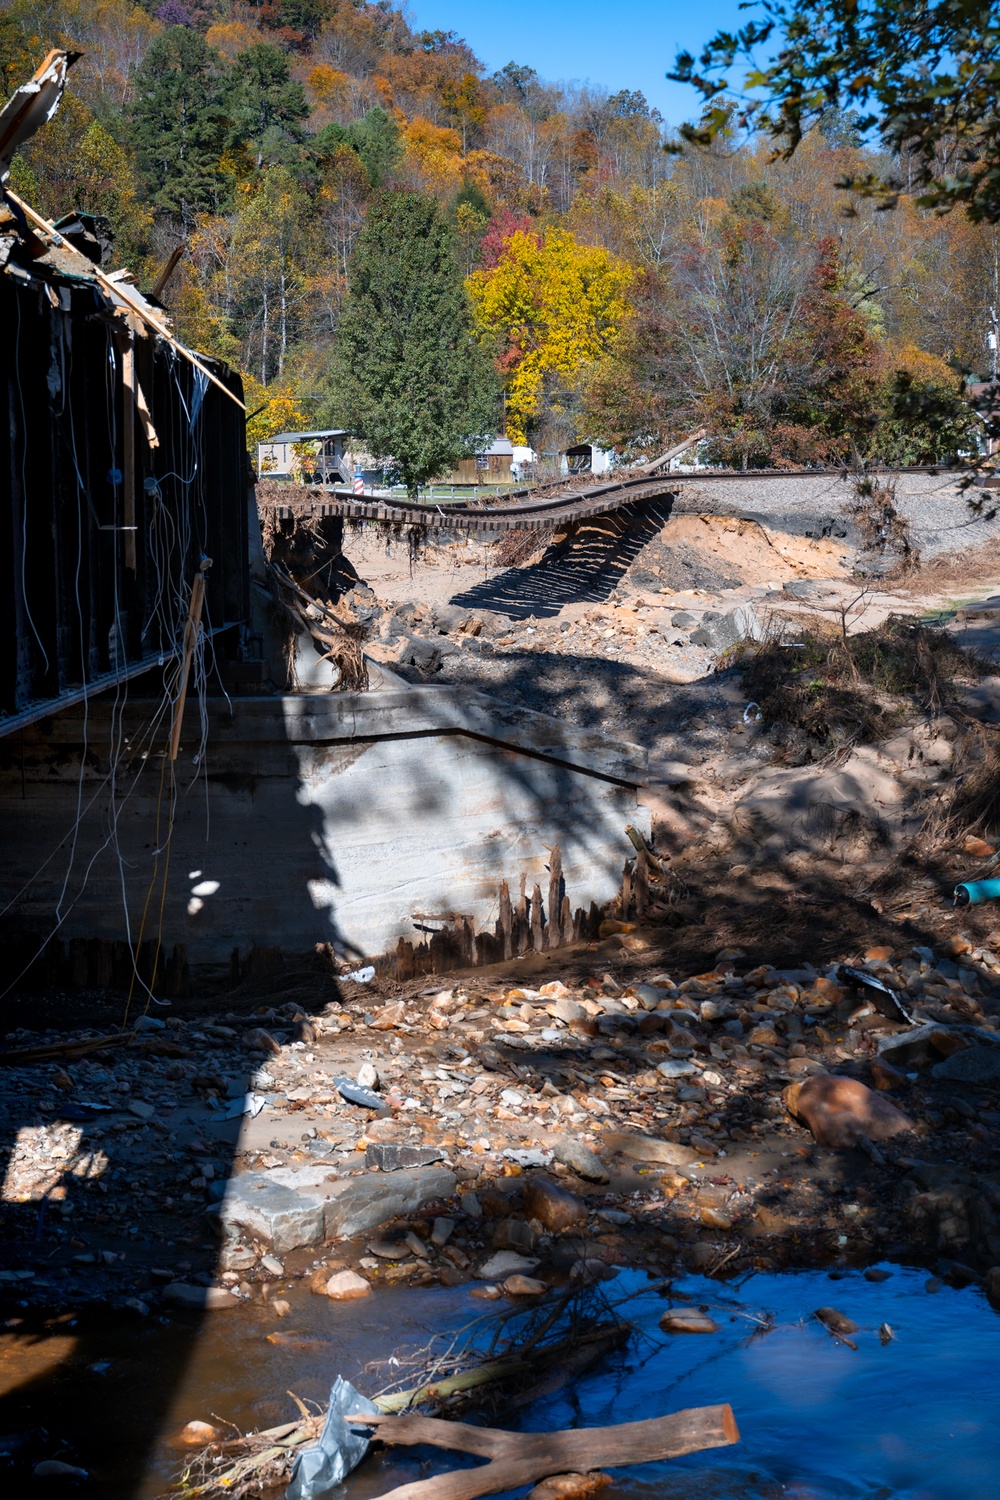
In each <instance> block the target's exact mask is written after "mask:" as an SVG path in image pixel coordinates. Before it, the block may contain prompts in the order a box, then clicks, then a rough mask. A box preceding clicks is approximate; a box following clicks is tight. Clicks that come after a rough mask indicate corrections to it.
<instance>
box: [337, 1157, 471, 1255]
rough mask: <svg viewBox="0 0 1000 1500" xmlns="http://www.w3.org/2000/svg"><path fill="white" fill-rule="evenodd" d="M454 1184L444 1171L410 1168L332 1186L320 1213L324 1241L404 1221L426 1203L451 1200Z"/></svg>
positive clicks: (346, 1237) (452, 1174)
mask: <svg viewBox="0 0 1000 1500" xmlns="http://www.w3.org/2000/svg"><path fill="white" fill-rule="evenodd" d="M455 1187H456V1181H455V1175H454V1173H453V1172H449V1171H448V1170H447V1169H446V1168H445V1167H414V1168H411V1169H409V1170H405V1171H399V1172H379V1173H377V1174H373V1175H371V1176H366V1177H351V1178H347V1179H345V1180H342V1181H340V1182H338V1183H336V1184H334V1192H333V1194H332V1195H331V1196H330V1197H329V1198H328V1199H327V1202H326V1207H325V1212H324V1219H323V1222H324V1231H325V1237H326V1238H327V1239H351V1238H353V1236H354V1235H357V1234H366V1233H367V1232H368V1230H369V1229H374V1228H376V1226H377V1225H379V1224H385V1223H387V1221H388V1220H389V1219H397V1218H405V1217H408V1216H409V1215H411V1214H415V1213H417V1212H419V1210H420V1209H422V1208H424V1207H425V1206H426V1205H427V1204H428V1203H435V1202H437V1201H438V1200H444V1199H448V1198H452V1197H453V1196H454V1193H455Z"/></svg>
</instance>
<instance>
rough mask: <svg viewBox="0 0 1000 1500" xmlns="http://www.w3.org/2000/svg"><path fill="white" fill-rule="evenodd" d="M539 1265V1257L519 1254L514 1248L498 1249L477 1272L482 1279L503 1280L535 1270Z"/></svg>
mask: <svg viewBox="0 0 1000 1500" xmlns="http://www.w3.org/2000/svg"><path fill="white" fill-rule="evenodd" d="M537 1265H538V1259H537V1257H534V1258H533V1257H531V1256H528V1255H517V1254H515V1253H514V1251H513V1250H498V1251H497V1253H496V1254H495V1255H491V1256H490V1258H489V1260H487V1261H484V1263H483V1264H482V1265H481V1266H480V1267H479V1270H478V1272H477V1273H476V1274H477V1275H478V1277H479V1280H480V1281H502V1280H503V1279H504V1277H505V1276H513V1275H516V1274H520V1273H521V1272H525V1273H527V1272H529V1271H533V1270H534V1269H535V1267H536V1266H537Z"/></svg>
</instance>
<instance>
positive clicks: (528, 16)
mask: <svg viewBox="0 0 1000 1500" xmlns="http://www.w3.org/2000/svg"><path fill="white" fill-rule="evenodd" d="M408 10H409V15H410V17H411V21H412V24H413V25H414V26H415V27H417V28H419V29H421V30H427V31H434V30H437V29H440V30H442V31H457V32H458V34H459V36H462V37H464V38H465V40H466V41H467V42H468V43H469V45H470V46H471V47H472V49H473V51H474V52H475V53H476V55H477V56H478V57H480V58H482V60H483V62H484V63H485V64H486V66H487V68H488V69H489V71H490V72H493V71H494V70H495V69H496V68H502V67H503V65H504V63H507V62H510V61H511V59H513V61H514V62H518V63H526V64H527V65H528V66H529V67H532V68H534V69H535V71H536V72H537V73H538V74H539V75H540V76H541V77H542V78H544V79H546V80H547V81H549V82H557V83H558V82H568V81H569V80H571V79H576V80H577V81H579V82H581V83H583V82H590V83H592V84H604V85H605V86H606V87H607V88H608V89H610V90H611V91H612V92H613V93H614V92H617V90H618V89H624V88H631V89H641V90H642V92H643V93H644V94H645V95H646V98H647V99H648V100H649V102H650V104H653V105H655V106H656V107H657V108H658V109H659V110H660V112H661V113H662V115H663V117H664V119H665V120H667V122H668V123H669V124H671V125H677V124H679V123H680V121H681V120H684V119H691V118H694V117H695V115H696V114H697V108H698V95H697V94H696V93H695V91H694V89H691V88H686V87H684V86H682V85H681V84H676V83H668V82H667V80H666V78H665V76H664V75H665V73H666V71H667V69H668V68H669V67H671V66H672V64H673V60H674V56H675V54H676V52H677V51H678V49H679V48H681V47H687V48H688V49H689V50H690V51H691V52H694V53H695V55H697V52H698V50H699V48H700V47H701V45H702V44H703V43H704V42H705V41H707V40H708V38H709V37H711V36H713V35H714V33H715V32H716V31H717V30H718V29H719V28H720V27H722V26H725V27H729V28H734V27H736V26H739V25H744V24H745V23H746V21H747V20H748V19H749V18H750V16H751V15H753V14H754V12H752V11H750V12H747V11H740V9H739V5H738V0H707V3H703V4H700V5H698V4H691V3H687V4H683V3H680V0H410V5H409V8H408ZM738 76H739V75H738V73H735V74H734V77H738Z"/></svg>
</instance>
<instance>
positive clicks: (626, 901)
mask: <svg viewBox="0 0 1000 1500" xmlns="http://www.w3.org/2000/svg"><path fill="white" fill-rule="evenodd" d="M631 906H632V862H631V860H628V859H627V860H626V861H625V863H624V865H623V866H622V917H621V919H622V921H623V922H627V921H628V914H629V911H630V909H631Z"/></svg>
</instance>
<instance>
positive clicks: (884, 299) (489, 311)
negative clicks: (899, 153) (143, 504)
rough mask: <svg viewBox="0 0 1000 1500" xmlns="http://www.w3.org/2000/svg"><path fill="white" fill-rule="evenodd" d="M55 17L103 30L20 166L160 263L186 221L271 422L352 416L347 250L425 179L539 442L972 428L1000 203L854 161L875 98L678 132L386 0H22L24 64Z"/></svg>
mask: <svg viewBox="0 0 1000 1500" xmlns="http://www.w3.org/2000/svg"><path fill="white" fill-rule="evenodd" d="M510 44H511V53H512V55H513V57H514V58H516V56H517V52H518V39H517V37H516V36H513V35H512V36H511V39H510ZM53 45H64V46H71V47H73V48H75V49H77V50H79V51H80V52H82V53H83V56H82V58H81V60H80V61H79V62H78V63H77V64H76V66H75V67H74V68H73V70H72V73H71V84H70V89H69V91H68V93H67V96H66V98H65V100H64V102H63V105H62V108H61V111H60V113H59V115H58V116H57V117H56V119H55V120H54V121H53V122H52V123H51V124H50V125H48V126H47V127H46V128H45V129H44V130H43V131H42V132H41V133H40V134H39V135H37V136H36V137H35V139H34V140H33V141H32V142H31V143H30V144H29V146H28V147H27V148H26V149H25V150H24V151H23V153H22V154H21V155H20V156H19V157H18V158H17V159H16V161H15V164H14V168H13V171H12V186H13V187H14V188H15V189H16V190H17V191H18V192H20V193H21V195H22V196H23V197H25V198H26V199H27V200H28V201H30V202H31V203H33V204H34V205H35V206H36V207H38V208H39V209H41V210H42V211H43V212H45V213H46V214H50V215H59V214H61V213H64V212H66V211H68V210H69V209H70V208H77V209H85V210H89V211H91V212H96V213H100V214H104V215H106V216H107V217H108V218H109V219H110V221H111V223H112V225H113V227H114V230H115V233H116V236H117V247H116V256H117V259H118V261H119V262H120V263H124V264H129V265H130V266H131V267H132V268H133V269H134V270H135V271H136V272H137V274H138V276H139V279H140V281H141V282H143V283H144V284H152V282H153V280H155V275H156V273H157V272H158V270H159V269H160V267H161V266H162V265H163V263H164V261H165V260H166V259H167V257H168V255H169V254H170V252H171V250H172V249H173V248H174V247H175V246H176V245H178V244H179V243H181V242H184V244H185V246H186V249H185V254H184V256H183V258H182V260H181V262H180V265H179V267H178V270H177V271H176V273H175V275H174V277H173V279H172V280H171V282H170V284H169V287H168V289H167V291H166V293H165V301H166V302H167V303H168V305H169V307H170V310H171V313H172V315H173V317H174V319H175V321H176V325H177V327H178V330H179V332H180V334H181V336H182V337H183V338H184V339H185V340H186V341H188V342H189V343H191V344H193V345H194V346H196V347H198V348H201V349H204V350H207V351H209V352H212V353H215V354H217V355H220V356H223V357H224V358H226V359H227V360H229V361H231V362H232V363H233V364H235V365H236V366H238V367H239V368H240V370H241V371H242V372H243V374H244V377H245V379H246V381H247V386H248V405H249V407H250V409H251V410H254V409H255V408H257V407H260V406H262V405H263V408H264V409H263V410H262V411H261V412H260V413H259V415H258V416H256V417H255V419H254V422H253V424H252V427H253V431H252V436H253V437H254V438H259V437H264V436H267V435H268V433H269V432H273V431H276V430H278V429H279V428H282V427H287V426H297V425H301V426H308V427H312V426H315V425H318V424H319V423H325V422H331V423H336V422H337V421H338V412H337V409H336V403H337V394H336V393H337V383H336V380H335V379H334V378H333V376H332V370H333V367H334V363H335V361H334V348H335V343H336V340H337V332H338V322H339V320H340V317H341V315H342V311H343V308H344V302H345V296H346V288H347V276H348V267H349V264H350V260H351V255H352V250H353V247H354V246H355V243H356V241H357V238H358V235H359V232H360V230H361V227H362V224H363V223H364V221H365V216H366V214H367V213H368V211H369V208H370V206H371V204H372V203H373V200H374V199H375V198H376V196H377V195H380V194H383V193H385V192H386V191H387V190H392V189H395V188H405V189H408V190H410V191H416V192H419V193H421V194H424V195H427V196H428V197H429V198H432V199H433V200H435V201H436V203H437V205H438V206H439V208H440V211H441V213H442V214H443V215H444V216H445V217H446V219H447V221H448V222H449V223H450V226H451V238H452V241H453V244H454V253H455V255H456V256H457V257H458V260H459V263H460V266H461V272H462V274H463V275H464V276H465V277H466V278H467V281H466V287H467V295H468V297H469V299H470V302H471V306H472V309H473V314H474V319H475V323H474V326H475V328H476V329H477V331H478V336H479V337H480V338H481V339H482V340H483V341H484V342H485V343H486V344H487V347H488V348H489V350H490V353H491V355H492V356H493V358H494V359H495V361H496V365H497V369H498V372H499V374H500V376H501V379H502V382H503V386H504V389H505V410H506V422H507V426H508V431H509V433H510V436H511V437H512V438H513V439H515V440H519V441H523V440H528V441H530V442H531V443H533V444H534V445H535V446H536V447H538V448H540V449H544V450H548V451H552V450H555V449H558V448H559V447H561V446H565V445H566V444H567V442H572V441H575V440H576V439H577V438H582V437H584V436H587V437H592V438H595V439H598V440H601V441H604V442H606V443H609V444H613V445H614V446H615V447H617V448H618V449H619V450H620V451H622V452H623V453H624V454H625V455H626V456H633V455H635V454H637V453H640V452H644V451H652V449H653V448H654V447H658V446H660V445H663V444H664V443H665V442H666V441H668V440H669V439H671V438H673V437H676V436H678V435H680V434H683V433H685V432H688V431H690V430H691V429H692V428H693V427H696V426H700V425H705V426H706V427H707V428H708V429H709V430H710V431H711V433H712V434H713V449H714V457H715V458H716V460H717V461H719V462H723V463H727V464H732V465H735V466H745V465H758V464H775V463H777V464H797V463H803V462H804V463H810V462H818V461H822V462H826V461H837V460H845V459H851V458H856V457H858V456H862V457H868V456H873V455H876V454H877V455H879V456H881V457H883V458H885V459H887V460H889V461H901V462H920V461H924V460H929V459H934V458H938V457H947V456H948V454H949V453H950V452H952V451H954V449H955V448H956V447H957V446H961V445H962V443H963V440H964V439H963V432H964V429H965V427H966V425H967V423H968V420H969V419H968V416H967V412H966V407H965V405H964V403H963V402H962V400H961V397H960V391H961V377H960V375H959V374H958V373H957V371H958V369H959V368H961V369H964V370H966V371H973V372H976V373H977V374H984V373H989V371H990V369H991V360H992V359H993V358H995V356H994V355H992V354H991V352H990V350H989V348H988V347H987V335H988V333H989V330H990V328H991V326H992V324H991V318H992V317H993V316H994V314H993V313H992V312H991V309H994V308H996V307H997V305H998V303H1000V230H998V229H996V228H995V227H992V226H989V225H975V224H972V223H970V222H969V221H968V220H967V219H966V218H965V217H964V216H960V215H959V214H957V213H956V214H946V215H943V216H935V215H934V214H931V213H927V212H924V211H922V210H920V209H919V208H917V207H916V206H915V203H914V201H913V199H912V198H908V197H907V196H906V195H905V194H904V195H903V197H902V199H901V202H900V204H899V206H898V207H897V208H896V209H895V210H893V211H888V212H885V211H882V212H880V211H878V210H877V209H876V208H875V207H874V206H873V204H872V203H871V202H870V201H866V200H864V199H862V198H857V199H854V198H852V196H851V195H850V194H849V193H845V192H843V191H840V190H838V189H837V187H836V185H835V184H836V182H837V180H838V179H839V178H843V177H846V176H850V177H853V178H857V179H861V178H863V177H864V174H865V172H866V171H871V170H874V169H876V168H880V167H884V165H885V163H884V161H883V160H882V158H878V157H876V156H875V154H874V153H872V152H871V151H869V150H868V149H866V148H865V146H864V145H863V144H862V143H861V142H860V141H859V140H858V138H857V133H856V131H855V129H854V126H853V122H852V119H851V117H850V116H849V115H844V114H842V113H833V112H831V113H830V114H829V115H828V116H826V117H824V118H823V120H822V121H821V123H820V126H819V127H818V128H815V129H813V131H812V132H811V134H810V135H809V136H808V137H807V139H806V141H805V143H804V144H803V146H802V147H801V148H800V150H799V151H798V153H797V154H796V156H795V157H794V158H793V159H792V160H791V161H789V162H787V163H785V162H773V161H772V160H771V159H770V154H769V148H768V146H767V145H765V144H763V143H761V142H755V141H754V140H749V141H748V140H746V139H745V138H739V137H738V136H737V135H735V134H734V135H733V136H730V137H728V138H727V137H725V136H723V137H722V138H721V139H719V140H717V141H716V143H715V144H714V145H713V146H712V147H711V148H710V149H707V150H704V151H699V150H697V149H695V148H691V147H685V149H684V151H683V152H682V153H678V151H677V141H678V137H677V135H676V133H675V132H674V131H673V130H672V129H671V128H670V126H669V125H668V124H667V123H666V122H664V121H663V120H662V119H661V118H660V116H659V115H658V114H657V112H656V111H655V110H651V109H650V108H649V107H648V105H647V103H646V100H645V99H644V98H643V96H642V95H641V94H640V93H635V92H629V91H625V92H620V93H617V94H609V93H607V92H602V91H601V90H600V89H598V88H594V87H577V86H567V85H561V86H557V85H554V84H550V83H547V82H545V81H544V80H543V79H541V78H539V77H538V76H537V75H536V74H535V73H534V72H533V71H532V70H531V69H530V68H526V67H522V66H519V65H518V64H517V62H516V61H512V62H510V63H509V64H508V65H507V66H506V67H504V68H502V69H501V70H500V71H499V72H497V73H494V74H492V75H489V76H488V75H487V73H486V71H485V69H484V68H483V66H482V65H481V64H480V62H479V61H478V59H477V58H476V57H475V55H474V54H473V52H472V51H471V49H470V48H469V46H468V45H467V44H466V43H465V42H464V41H463V40H462V39H460V38H459V37H457V36H455V35H454V34H452V33H442V32H420V31H415V30H414V29H413V27H412V26H411V25H410V24H409V23H408V21H407V20H406V19H405V16H404V13H403V12H402V11H401V10H399V9H397V8H395V6H393V5H392V4H391V3H389V0H376V3H368V0H165V3H160V0H144V3H141V4H139V3H132V0H0V86H2V88H3V90H4V91H5V92H6V93H9V92H10V91H11V90H12V89H13V88H15V87H16V86H17V85H18V84H19V83H20V82H22V81H23V80H24V79H25V78H26V77H28V76H29V75H30V73H31V72H32V70H33V68H34V67H35V65H36V64H37V63H38V61H39V60H40V58H41V57H42V56H43V55H44V53H45V51H46V50H47V49H48V47H50V46H53ZM663 61H664V68H665V69H666V67H667V66H669V63H670V59H669V58H664V60H663ZM554 66H557V62H556V60H554ZM898 169H899V171H900V172H901V174H902V175H903V177H904V179H905V172H906V163H905V161H904V162H901V163H898Z"/></svg>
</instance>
